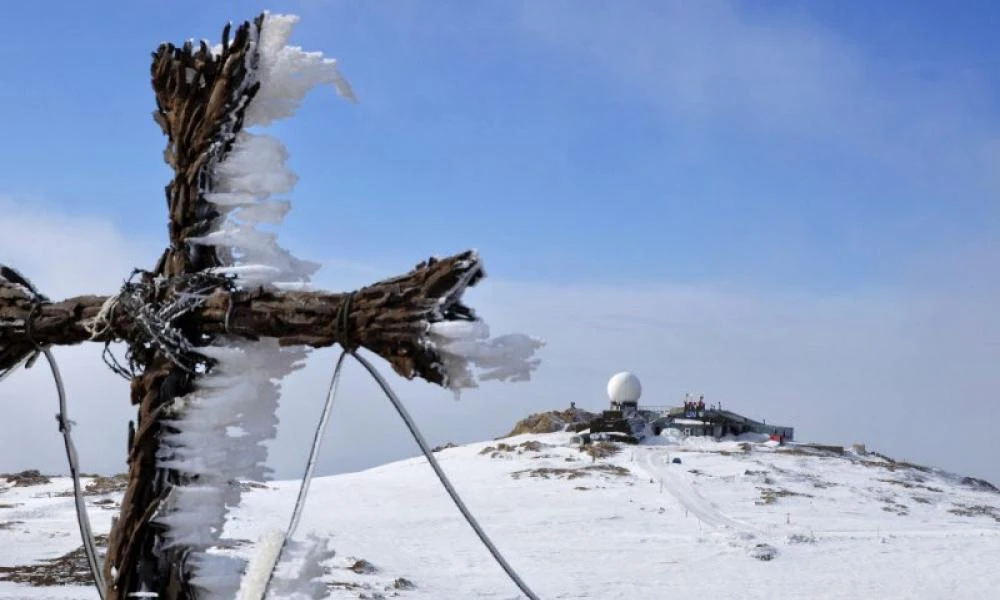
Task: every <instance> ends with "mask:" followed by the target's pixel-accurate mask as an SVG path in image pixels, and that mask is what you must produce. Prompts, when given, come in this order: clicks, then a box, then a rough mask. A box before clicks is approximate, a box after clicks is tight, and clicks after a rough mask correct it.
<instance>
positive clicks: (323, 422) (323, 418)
mask: <svg viewBox="0 0 1000 600" xmlns="http://www.w3.org/2000/svg"><path fill="white" fill-rule="evenodd" d="M345 358H347V350H344V351H343V352H341V353H340V358H338V359H337V367H336V368H335V369H334V370H333V377H332V378H331V379H330V387H329V389H328V390H327V392H326V402H325V403H324V404H323V412H322V413H321V414H320V417H319V423H317V424H316V432H315V433H314V434H313V443H312V448H311V449H310V450H309V460H308V461H306V472H305V474H304V475H303V476H302V483H300V484H299V495H298V497H297V498H296V499H295V508H294V509H292V517H291V519H290V520H289V521H288V529H287V530H286V531H285V536H284V539H282V541H281V548H279V549H278V554H277V555H276V556H275V557H274V562H273V563H272V564H271V569H270V571H269V572H268V575H267V583H265V584H264V589H263V590H261V595H260V600H264V598H266V597H267V592H268V590H269V589H270V587H271V582H272V581H273V580H274V572H275V570H276V569H277V568H278V564H279V563H280V562H281V557H282V555H284V553H285V548H286V547H287V546H288V542H289V541H290V540H291V539H292V536H293V535H295V530H296V529H297V528H298V526H299V519H300V518H301V516H302V509H303V508H304V507H305V504H306V495H307V494H308V493H309V484H310V483H311V482H312V478H313V473H314V472H315V471H316V462H317V460H318V459H319V449H320V446H322V445H323V434H324V433H326V426H327V424H328V423H329V422H330V412H331V410H332V409H333V400H334V398H335V397H336V396H337V384H338V383H339V382H340V372H341V370H343V368H344V359H345Z"/></svg>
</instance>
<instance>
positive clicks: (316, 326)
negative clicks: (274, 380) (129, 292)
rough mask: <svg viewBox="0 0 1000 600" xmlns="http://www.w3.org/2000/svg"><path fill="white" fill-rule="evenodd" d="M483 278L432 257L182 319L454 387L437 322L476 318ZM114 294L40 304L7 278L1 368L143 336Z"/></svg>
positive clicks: (226, 300) (0, 299)
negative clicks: (329, 286) (340, 283)
mask: <svg viewBox="0 0 1000 600" xmlns="http://www.w3.org/2000/svg"><path fill="white" fill-rule="evenodd" d="M482 277H483V271H482V266H481V263H480V261H479V258H478V256H477V255H476V254H475V253H474V252H472V251H468V252H464V253H461V254H457V255H455V256H451V257H448V258H445V259H441V260H438V259H430V260H428V261H425V262H422V263H420V264H419V265H417V266H416V267H415V268H414V269H413V270H412V271H410V272H409V273H406V274H404V275H400V276H398V277H393V278H390V279H386V280H383V281H380V282H377V283H374V284H372V285H369V286H366V287H364V288H361V289H360V290H357V291H355V292H352V293H350V294H346V293H329V292H302V291H278V290H266V289H256V290H236V291H232V292H230V291H226V290H223V289H218V290H216V291H214V292H211V293H210V294H209V295H208V296H207V297H206V298H205V300H204V302H202V303H201V304H200V305H199V306H198V307H197V308H195V309H193V310H192V311H191V312H190V313H188V314H185V315H184V316H182V317H181V318H180V323H182V324H183V326H184V327H185V329H189V330H191V331H194V332H196V333H197V335H196V336H195V337H196V338H199V339H202V340H204V342H205V343H207V342H208V341H210V340H211V339H213V338H215V337H216V336H220V335H233V336H240V337H244V338H250V339H255V338H260V337H273V338H277V339H278V341H279V343H281V344H282V345H306V346H311V347H314V348H321V347H325V346H332V345H334V344H340V345H343V346H346V347H351V348H355V347H362V348H366V349H368V350H370V351H372V352H374V353H375V354H378V355H379V356H381V357H382V358H384V359H386V360H387V361H388V362H389V363H390V364H391V365H392V367H393V369H394V370H395V371H396V372H397V373H399V374H400V375H402V376H403V377H407V378H412V377H421V378H423V379H426V380H427V381H430V382H432V383H436V384H445V383H446V375H445V373H444V372H443V370H442V366H441V365H442V357H441V356H440V355H439V353H438V351H437V349H436V348H435V347H434V345H433V344H428V343H427V334H428V328H429V325H430V324H431V323H436V322H440V321H468V320H472V319H474V313H473V311H472V310H471V309H469V308H468V307H466V306H464V305H463V304H462V302H461V296H462V294H463V292H464V291H465V289H466V288H467V287H469V286H471V285H474V284H475V283H476V282H477V281H478V280H479V279H481V278H482ZM168 287H169V286H168ZM348 296H349V298H348ZM108 300H109V297H107V296H76V297H74V298H68V299H66V300H62V301H60V302H47V301H42V302H37V301H35V300H33V299H32V296H31V295H30V294H29V293H28V292H27V291H26V290H25V289H24V288H22V287H20V286H18V285H16V284H12V283H10V282H4V281H0V371H2V370H4V369H5V368H8V367H10V366H13V365H15V364H17V363H18V362H19V361H20V360H22V359H23V358H25V357H26V356H28V355H29V354H31V353H32V352H34V350H35V348H36V347H37V346H36V345H42V346H47V345H54V346H61V345H72V344H79V343H82V342H86V341H97V342H113V341H129V340H133V339H135V338H136V336H135V333H136V328H137V327H138V324H137V322H136V320H135V319H134V318H133V316H132V315H129V314H127V313H125V312H124V311H115V310H112V311H110V314H108V313H109V311H105V314H104V315H102V314H101V312H102V308H104V307H105V305H106V303H107V302H108ZM152 300H155V299H152ZM345 309H346V310H347V315H346V317H345V316H344V315H343V314H342V313H343V311H344V310H345ZM102 319H103V320H102ZM99 321H100V323H99Z"/></svg>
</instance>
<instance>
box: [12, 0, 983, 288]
mask: <svg viewBox="0 0 1000 600" xmlns="http://www.w3.org/2000/svg"><path fill="white" fill-rule="evenodd" d="M250 7H251V5H250V4H246V5H245V7H244V8H243V9H242V10H239V11H236V10H234V9H233V8H232V5H231V4H229V3H221V2H220V3H214V4H213V3H203V2H197V3H195V2H171V3H162V2H127V3H126V2H122V3H105V4H104V5H101V4H86V5H73V4H66V5H64V6H62V7H60V9H59V10H58V11H53V10H52V9H51V7H48V6H47V5H46V4H44V3H18V4H16V5H12V6H11V7H8V12H7V15H8V16H7V18H5V19H4V21H3V23H2V24H0V35H2V36H3V39H4V40H5V42H4V44H3V49H2V50H0V52H3V54H5V55H6V56H4V60H3V61H2V66H0V80H2V81H4V82H7V83H5V85H4V86H3V91H0V110H2V114H5V115H8V117H10V119H9V121H8V122H7V123H6V127H5V138H6V143H5V144H4V145H3V149H2V150H0V152H2V153H3V154H2V155H0V169H2V170H0V181H3V186H4V188H5V191H6V192H7V193H9V194H16V195H19V196H22V197H31V198H34V199H36V201H38V202H41V203H45V204H47V205H55V206H58V207H59V208H62V209H66V210H68V211H79V212H81V213H88V214H97V215H103V216H106V217H108V218H110V219H112V220H114V221H115V222H116V223H118V224H120V225H121V226H122V227H128V228H131V229H132V230H133V231H136V232H139V233H141V234H142V235H146V236H150V237H151V238H155V237H156V236H161V235H162V231H163V219H164V215H163V212H162V210H161V209H162V206H163V203H162V194H161V190H162V185H163V184H164V183H165V181H166V179H167V171H166V169H165V167H164V166H163V165H162V164H161V161H160V158H159V157H160V151H161V149H162V146H163V139H162V137H161V135H160V133H159V131H158V129H157V127H156V126H155V125H154V124H153V122H152V121H151V119H150V118H149V113H150V110H151V109H152V108H153V104H152V96H151V92H150V90H149V85H148V77H147V72H148V71H147V70H148V56H149V52H150V51H151V50H152V49H153V48H154V47H155V44H156V42H157V41H159V40H173V41H180V40H182V39H184V38H186V37H191V36H195V37H203V36H207V37H209V38H210V39H215V38H216V36H217V35H218V30H219V26H220V24H221V23H223V22H225V21H226V20H227V19H237V18H241V17H244V16H250V15H252V14H253V13H254V10H253V9H252V8H250ZM269 7H270V8H271V9H272V10H275V11H279V12H280V11H289V12H295V13H297V14H300V15H301V16H302V17H303V21H302V23H301V25H300V26H299V27H298V28H297V30H296V34H295V37H294V41H295V42H296V43H299V44H301V45H303V46H304V47H307V48H315V49H322V50H323V51H325V52H327V53H328V54H330V55H333V56H336V57H338V58H339V59H340V60H341V64H342V68H343V71H344V73H345V74H346V75H347V76H348V77H349V79H350V80H351V82H352V84H353V85H354V87H355V89H356V92H357V94H358V96H359V98H360V100H361V103H360V104H359V105H357V106H351V105H348V104H346V103H342V102H339V101H338V100H337V99H336V98H335V96H334V94H333V93H330V92H328V91H324V92H322V93H316V94H313V95H312V96H311V97H310V98H309V99H308V100H307V102H306V105H305V106H304V108H303V110H302V111H301V113H300V116H299V119H298V120H297V121H295V122H289V123H288V124H283V125H281V126H280V127H279V128H278V129H277V132H278V134H279V135H281V136H282V138H283V139H284V140H285V141H286V143H287V145H288V146H289V148H290V152H291V153H292V160H291V166H292V168H293V169H295V170H296V171H297V172H298V173H299V174H300V176H301V177H302V179H301V182H300V184H299V187H298V188H297V190H296V192H295V195H294V201H295V210H294V211H293V212H292V214H291V215H290V217H289V220H288V221H287V223H286V228H285V229H284V230H283V234H284V235H283V239H285V240H286V243H287V244H289V245H290V246H291V247H292V248H293V249H296V250H297V251H298V252H299V253H300V254H303V255H309V256H312V257H315V258H320V259H325V258H333V257H337V258H341V259H351V260H357V261H359V262H364V263H377V264H383V263H389V264H393V265H395V264H399V263H402V264H406V263H408V262H410V261H412V260H413V259H415V258H419V257H420V256H422V255H423V254H428V253H448V252H451V251H457V250H460V249H463V248H465V247H468V246H473V247H477V248H479V249H480V250H481V251H482V252H483V254H484V256H485V258H486V260H487V261H488V263H487V265H488V266H490V267H491V272H493V273H494V274H497V275H500V274H502V275H503V276H504V277H507V278H516V279H521V280H545V281H575V282H580V281H588V282H593V281H605V282H619V281H627V282H642V281H656V280H661V279H664V278H670V279H674V280H684V281H713V280H718V279H723V280H733V279H739V280H744V281H760V282H766V283H767V284H769V285H781V286H791V287H806V288H809V287H821V288H824V289H829V290H837V289H851V288H853V287H854V286H858V285H868V284H873V283H875V284H877V283H879V282H884V281H886V280H891V279H893V278H894V277H895V276H896V274H897V273H898V272H899V271H900V270H905V269H907V268H908V267H909V266H910V264H911V263H912V262H913V261H919V260H920V259H921V257H922V255H923V254H924V253H926V252H928V251H929V250H931V249H937V248H939V247H941V246H945V247H951V246H953V245H956V244H960V243H962V242H963V240H967V239H968V238H970V237H972V238H979V237H984V236H992V235H994V234H995V233H996V232H997V219H996V213H997V211H996V206H997V202H996V200H995V194H996V191H997V187H996V181H995V180H994V179H993V178H992V177H991V174H992V172H993V171H994V170H995V169H994V166H995V163H996V160H997V159H998V158H1000V153H998V151H997V150H998V147H997V146H996V145H995V144H996V141H995V133H996V132H997V95H996V90H997V75H996V74H997V73H998V72H1000V70H998V69H997V68H995V67H996V60H995V59H991V58H990V57H992V56H996V55H997V47H996V46H997V42H996V41H995V40H994V39H992V37H993V36H991V35H990V31H991V30H993V28H994V24H995V21H996V19H997V17H998V16H1000V9H998V8H997V7H995V6H994V5H993V4H991V3H986V2H984V3H979V5H978V6H976V5H975V4H974V3H964V4H963V10H956V9H954V8H948V7H946V6H944V5H942V4H940V3H933V2H925V3H921V2H880V3H866V2H808V3H805V2H766V3H752V8H751V6H750V3H742V4H741V5H740V6H737V5H735V4H733V5H728V4H720V3H712V2H707V3H695V2H688V3H669V2H648V3H631V2H624V3H623V2H614V3H607V2H605V3H598V2H593V3H590V2H588V3H572V2H563V3H560V2H544V3H530V2H526V3H523V4H522V3H517V2H477V3H464V2H437V3H423V4H421V3H417V2H386V3H370V2H291V3H276V4H273V5H269ZM43 39H44V40H46V41H45V42H44V43H38V42H39V40H43ZM699 69H700V70H701V71H700V72H699ZM56 173H58V175H59V176H58V177H55V176H54V175H55V174H56Z"/></svg>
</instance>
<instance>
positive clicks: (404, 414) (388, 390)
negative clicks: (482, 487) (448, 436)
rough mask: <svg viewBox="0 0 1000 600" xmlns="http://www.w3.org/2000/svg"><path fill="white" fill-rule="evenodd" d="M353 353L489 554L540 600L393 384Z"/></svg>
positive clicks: (514, 579)
mask: <svg viewBox="0 0 1000 600" xmlns="http://www.w3.org/2000/svg"><path fill="white" fill-rule="evenodd" d="M351 355H352V356H353V357H354V359H355V360H356V361H358V362H359V363H361V366H363V367H364V368H365V369H367V371H368V373H369V374H371V376H372V378H373V379H374V380H375V381H376V382H377V383H378V385H379V387H380V388H382V392H383V393H385V396H386V398H388V399H389V401H390V402H392V405H393V406H394V407H395V408H396V412H397V413H399V416H400V418H402V419H403V422H404V423H406V428H407V429H409V430H410V435H412V436H413V439H414V441H416V442H417V445H418V446H420V451H421V452H423V453H424V456H425V457H426V458H427V462H429V463H430V464H431V468H432V469H434V473H435V474H436V475H437V477H438V480H440V481H441V485H443V486H444V489H445V490H446V491H447V492H448V495H449V496H450V497H451V500H452V502H454V503H455V506H456V507H458V510H459V511H460V512H461V513H462V516H463V517H465V521H466V522H467V523H468V524H469V526H470V527H472V529H473V531H475V532H476V535H477V536H479V540H480V541H481V542H482V543H483V545H484V546H486V549H487V550H489V551H490V554H492V555H493V558H494V559H495V560H496V561H497V564H499V565H500V568H502V569H503V570H504V572H505V573H507V576H508V577H510V579H511V581H513V582H514V584H515V585H516V586H517V587H518V589H520V590H521V591H522V592H524V595H525V596H527V597H528V598H529V599H530V600H538V596H537V595H536V594H535V592H533V591H531V588H529V587H528V584H527V583H525V582H524V580H523V579H521V576H520V575H518V574H517V572H516V571H514V568H513V567H511V566H510V564H508V563H507V561H506V559H504V557H503V555H502V554H500V550H498V549H497V547H496V546H495V545H494V544H493V541H492V540H490V538H489V536H488V535H486V532H485V531H483V528H482V527H480V526H479V522H478V521H476V518H475V517H473V516H472V513H471V512H469V509H468V508H467V507H466V506H465V502H463V501H462V498H461V496H459V495H458V492H457V491H455V488H454V487H453V486H452V485H451V481H449V480H448V476H447V475H445V474H444V470H443V469H442V468H441V465H439V464H438V461H437V459H436V458H434V451H433V450H431V447H430V445H429V444H428V443H427V440H425V439H424V436H423V434H421V433H420V429H419V428H418V427H417V423H416V421H414V420H413V417H411V416H410V413H409V412H408V411H407V410H406V407H405V406H403V402H402V401H401V400H400V399H399V397H398V396H397V395H396V392H394V391H393V390H392V387H390V386H389V382H388V381H386V380H385V378H384V377H382V374H381V373H379V371H378V369H376V368H375V365H373V364H371V363H370V362H368V360H367V359H366V358H364V357H363V356H359V355H358V353H357V352H351Z"/></svg>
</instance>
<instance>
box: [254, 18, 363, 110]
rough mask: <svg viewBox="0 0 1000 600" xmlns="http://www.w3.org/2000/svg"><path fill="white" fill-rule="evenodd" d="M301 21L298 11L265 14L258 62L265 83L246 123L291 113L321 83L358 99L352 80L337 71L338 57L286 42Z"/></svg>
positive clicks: (258, 93)
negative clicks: (350, 81)
mask: <svg viewBox="0 0 1000 600" xmlns="http://www.w3.org/2000/svg"><path fill="white" fill-rule="evenodd" d="M298 21H299V17H297V16H295V15H272V14H267V16H265V18H264V27H263V28H262V30H261V34H260V39H259V41H258V47H259V51H260V60H259V62H258V64H257V72H258V73H259V77H260V81H261V82H262V83H263V85H261V88H260V91H258V92H257V95H256V96H255V97H254V99H253V102H252V103H251V104H250V107H249V108H248V109H247V112H246V118H245V121H244V123H245V124H246V126H247V127H252V126H254V125H269V124H270V123H271V122H272V121H275V120H277V119H284V118H287V117H290V116H292V115H293V114H294V113H295V110H296V109H298V107H299V104H300V103H301V102H302V98H304V97H305V95H306V93H307V92H308V91H309V90H311V89H312V88H313V87H315V86H317V85H320V84H329V85H333V87H334V88H335V89H336V90H337V93H338V94H339V95H340V96H342V97H344V98H346V99H347V100H350V101H352V102H353V101H355V97H354V92H352V91H351V86H350V84H349V83H348V82H347V80H346V79H344V78H343V77H342V76H341V75H340V72H338V71H337V61H336V60H335V59H332V58H327V57H325V56H323V53H322V52H305V51H303V50H302V48H300V47H298V46H288V45H286V44H287V43H288V38H289V37H291V35H292V28H293V27H294V26H295V24H296V23H298Z"/></svg>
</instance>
